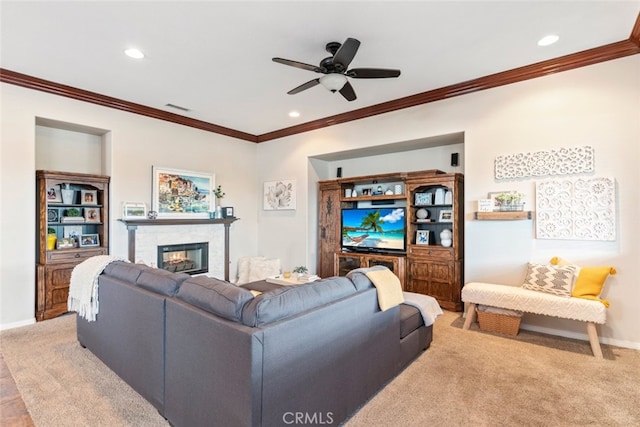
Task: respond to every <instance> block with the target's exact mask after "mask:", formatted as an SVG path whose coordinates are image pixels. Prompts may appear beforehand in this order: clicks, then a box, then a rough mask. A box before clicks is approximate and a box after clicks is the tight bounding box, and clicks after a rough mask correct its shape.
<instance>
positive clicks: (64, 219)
mask: <svg viewBox="0 0 640 427" xmlns="http://www.w3.org/2000/svg"><path fill="white" fill-rule="evenodd" d="M61 222H84V217H81V216H63V217H62V221H61Z"/></svg>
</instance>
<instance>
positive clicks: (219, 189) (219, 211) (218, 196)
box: [213, 185, 226, 218]
mask: <svg viewBox="0 0 640 427" xmlns="http://www.w3.org/2000/svg"><path fill="white" fill-rule="evenodd" d="M225 194H226V193H225V192H224V191H222V186H221V185H218V186H217V187H216V188H215V189H214V190H213V195H214V196H216V218H222V207H221V206H220V199H222V198H223V197H224V196H225Z"/></svg>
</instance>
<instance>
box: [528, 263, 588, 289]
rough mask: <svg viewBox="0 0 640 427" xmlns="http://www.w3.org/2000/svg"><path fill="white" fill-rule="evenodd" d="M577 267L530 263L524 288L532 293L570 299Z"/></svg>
mask: <svg viewBox="0 0 640 427" xmlns="http://www.w3.org/2000/svg"><path fill="white" fill-rule="evenodd" d="M575 270H576V269H575V267H572V266H570V265H545V264H532V263H529V268H528V270H527V276H526V277H525V279H524V283H523V284H522V287H523V288H525V289H530V290H532V291H539V292H546V293H548V294H553V295H558V296H564V297H570V296H571V286H572V284H573V275H574V274H575Z"/></svg>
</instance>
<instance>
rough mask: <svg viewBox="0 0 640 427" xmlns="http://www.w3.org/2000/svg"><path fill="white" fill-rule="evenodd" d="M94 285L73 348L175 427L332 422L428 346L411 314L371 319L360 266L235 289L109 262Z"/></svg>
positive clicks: (405, 309)
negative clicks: (90, 310) (95, 301)
mask: <svg viewBox="0 0 640 427" xmlns="http://www.w3.org/2000/svg"><path fill="white" fill-rule="evenodd" d="M374 268H382V267H374ZM98 284H99V301H100V312H99V314H98V316H97V320H96V321H95V322H88V321H86V320H85V319H83V318H81V317H80V316H78V317H77V337H78V341H79V343H80V344H81V345H82V346H84V347H86V348H88V349H89V350H91V351H92V352H93V353H94V354H95V355H96V356H98V357H99V358H100V359H101V360H102V361H103V362H104V363H105V364H106V365H107V366H109V367H110V368H111V369H112V370H113V371H114V372H115V373H116V374H118V375H119V376H120V377H121V378H122V379H123V380H125V381H126V382H127V383H128V384H129V385H130V386H131V387H132V388H133V389H135V390H136V391H137V392H138V393H140V394H141V395H142V396H143V397H145V398H146V399H147V400H148V401H149V402H151V403H152V404H153V405H154V406H155V407H156V408H157V409H158V411H159V412H160V414H162V415H163V416H164V417H165V418H166V419H167V420H168V421H169V422H170V423H171V425H173V426H176V427H183V426H184V427H197V426H213V425H216V426H217V425H220V426H269V427H270V426H279V425H291V424H299V423H300V422H303V423H304V424H306V425H313V424H316V425H339V424H340V423H342V422H343V421H344V420H345V419H347V418H348V417H349V416H350V415H351V414H353V413H354V412H355V411H356V410H357V409H358V408H359V407H360V406H361V405H362V404H363V403H365V402H366V401H367V400H368V399H369V398H370V397H372V396H373V395H374V394H375V393H376V391H378V390H379V389H380V388H381V387H382V386H383V385H384V384H385V383H387V382H388V381H389V380H390V379H392V378H393V377H394V376H396V375H397V374H398V373H399V372H400V371H401V370H402V369H403V368H404V367H405V366H406V365H407V364H408V363H409V362H411V361H412V360H413V359H414V358H415V357H416V356H418V355H419V354H420V353H421V352H422V351H424V350H425V349H426V348H428V347H429V345H430V343H431V339H432V327H431V326H428V327H427V326H425V325H424V323H423V321H422V317H421V316H420V314H419V312H418V310H417V309H415V308H413V307H410V306H408V305H404V304H402V305H400V306H398V307H394V308H392V309H389V310H387V311H384V312H381V311H380V310H379V308H378V302H377V295H376V290H375V288H374V287H373V285H372V283H371V282H370V281H369V279H368V278H367V277H366V275H365V274H364V271H362V270H356V271H353V272H352V273H350V275H349V277H333V278H328V279H324V280H321V281H318V282H314V283H309V284H303V285H297V286H279V285H274V284H271V283H267V282H264V281H261V282H253V283H249V284H246V285H244V286H241V287H239V286H236V285H233V284H231V283H228V282H223V281H220V280H217V279H213V278H209V277H205V276H198V277H190V276H187V275H184V274H175V273H169V272H166V271H164V270H159V269H154V268H150V267H146V266H143V265H138V264H130V263H125V262H120V261H118V262H113V263H111V264H109V265H108V266H107V267H106V269H105V270H104V272H103V273H102V274H101V275H100V276H99V279H98ZM251 290H254V291H259V292H261V293H260V294H258V295H257V296H256V295H254V293H258V292H254V293H252V292H251Z"/></svg>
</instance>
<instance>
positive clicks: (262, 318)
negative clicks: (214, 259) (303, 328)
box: [242, 277, 356, 327]
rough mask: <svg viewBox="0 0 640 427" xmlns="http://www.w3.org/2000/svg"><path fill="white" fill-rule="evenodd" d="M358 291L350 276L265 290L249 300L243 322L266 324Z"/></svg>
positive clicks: (247, 323)
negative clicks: (348, 277)
mask: <svg viewBox="0 0 640 427" xmlns="http://www.w3.org/2000/svg"><path fill="white" fill-rule="evenodd" d="M355 293H356V289H355V287H354V286H353V283H352V282H351V280H349V279H347V278H346V277H332V278H329V279H323V280H320V281H317V282H311V283H305V284H302V285H294V286H282V287H281V288H279V289H275V290H272V291H268V292H264V293H263V294H262V295H260V296H257V297H256V298H255V299H254V300H253V301H251V302H250V303H248V304H247V305H246V306H245V307H244V310H243V312H242V323H244V324H245V325H247V326H253V327H255V326H264V325H266V324H269V323H272V322H275V321H277V320H281V319H285V318H287V317H291V316H294V315H296V314H299V313H302V312H305V311H307V310H310V309H312V308H315V307H319V306H321V305H324V304H327V303H330V302H332V301H336V300H339V299H341V298H344V297H346V296H349V295H352V294H355Z"/></svg>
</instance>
